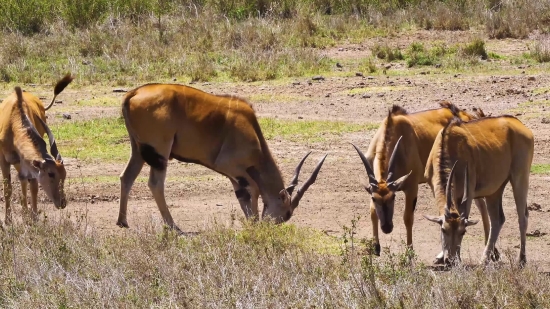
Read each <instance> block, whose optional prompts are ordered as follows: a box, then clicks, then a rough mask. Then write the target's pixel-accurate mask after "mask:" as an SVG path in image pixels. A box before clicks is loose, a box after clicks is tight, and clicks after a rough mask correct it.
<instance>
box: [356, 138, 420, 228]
mask: <svg viewBox="0 0 550 309" xmlns="http://www.w3.org/2000/svg"><path fill="white" fill-rule="evenodd" d="M402 138H403V136H401V137H399V139H398V140H397V143H396V144H395V147H394V148H393V152H392V154H391V157H390V162H389V164H388V170H387V173H386V175H387V177H386V180H380V181H378V180H376V177H375V175H374V172H373V169H372V167H371V166H370V164H369V162H368V160H367V158H366V157H365V155H364V154H363V153H362V152H361V150H359V148H357V146H355V145H353V144H352V146H353V147H354V148H355V150H357V153H358V154H359V157H361V161H363V165H364V166H365V169H366V170H367V176H368V179H364V178H361V183H362V185H363V187H365V190H367V192H368V193H369V194H370V195H371V198H372V202H373V203H374V207H375V210H376V215H377V216H378V219H379V220H380V226H381V228H382V232H384V233H385V234H389V233H391V232H392V230H393V211H394V203H395V193H396V192H397V191H401V190H402V187H403V184H404V183H405V180H407V178H408V177H409V176H410V175H411V173H412V171H410V172H409V173H408V174H406V175H404V176H402V177H400V178H398V179H395V165H396V154H397V149H398V147H399V144H400V143H401V139H402Z"/></svg>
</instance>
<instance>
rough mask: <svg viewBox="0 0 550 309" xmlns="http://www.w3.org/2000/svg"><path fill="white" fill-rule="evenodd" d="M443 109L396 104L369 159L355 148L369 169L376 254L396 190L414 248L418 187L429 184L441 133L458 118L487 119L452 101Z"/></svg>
mask: <svg viewBox="0 0 550 309" xmlns="http://www.w3.org/2000/svg"><path fill="white" fill-rule="evenodd" d="M440 106H441V108H438V109H432V110H424V111H420V112H416V113H407V111H405V109H403V108H402V107H400V106H397V105H394V106H393V108H392V109H391V110H389V113H388V116H387V117H386V118H385V119H384V120H383V121H382V124H381V125H380V128H379V129H378V131H377V132H376V133H375V134H374V137H373V138H372V140H371V142H370V145H369V148H368V150H367V155H366V156H365V155H363V153H362V152H361V151H360V150H359V148H357V147H356V146H355V145H353V147H355V150H357V153H358V154H359V156H360V157H361V160H362V161H363V164H364V166H365V169H366V170H367V176H368V180H367V179H364V178H362V179H361V182H362V184H363V186H364V187H365V189H366V190H367V192H368V193H369V194H370V195H371V198H372V200H371V203H370V217H371V221H372V234H373V238H374V242H375V254H376V255H380V241H379V238H378V220H380V225H381V228H382V232H384V233H386V234H389V233H391V232H392V230H393V212H394V200H395V194H396V192H397V191H403V193H405V213H404V216H403V219H404V221H405V227H406V228H407V245H408V246H409V247H410V248H412V227H413V222H414V210H415V207H416V198H417V194H418V185H419V184H420V183H424V182H426V179H425V178H424V169H425V166H426V161H427V160H428V155H429V153H430V150H431V149H432V144H433V142H434V140H435V137H436V136H437V133H438V132H439V130H441V129H442V128H443V127H444V126H445V125H446V124H447V123H448V122H449V120H451V119H452V118H453V117H455V116H456V117H460V118H461V119H464V120H465V121H468V120H471V119H475V118H479V117H483V116H484V115H483V111H482V110H481V109H480V110H477V109H474V111H476V115H472V114H469V113H466V112H464V111H460V110H459V109H458V108H457V107H456V106H455V105H453V104H451V103H449V102H441V103H440ZM398 145H401V146H398ZM388 159H389V160H388ZM482 202H483V201H481V203H482ZM488 224H489V223H488V222H487V225H488ZM487 229H488V227H487Z"/></svg>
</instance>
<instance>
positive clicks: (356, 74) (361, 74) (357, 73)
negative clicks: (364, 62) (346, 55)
mask: <svg viewBox="0 0 550 309" xmlns="http://www.w3.org/2000/svg"><path fill="white" fill-rule="evenodd" d="M355 76H359V77H363V73H361V72H356V73H355Z"/></svg>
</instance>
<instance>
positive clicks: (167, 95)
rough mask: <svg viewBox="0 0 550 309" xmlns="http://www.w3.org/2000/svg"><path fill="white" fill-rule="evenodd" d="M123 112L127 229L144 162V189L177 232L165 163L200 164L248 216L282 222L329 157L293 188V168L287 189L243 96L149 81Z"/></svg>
mask: <svg viewBox="0 0 550 309" xmlns="http://www.w3.org/2000/svg"><path fill="white" fill-rule="evenodd" d="M122 115H123V117H124V120H125V124H126V128H127V130H128V134H129V136H130V145H131V156H130V160H129V161H128V164H127V165H126V168H125V169H124V171H123V172H122V174H121V175H120V181H121V195H120V212H119V216H118V221H117V225H119V226H120V227H128V221H127V215H126V212H127V205H128V194H129V192H130V189H131V187H132V185H133V183H134V180H135V179H136V177H137V176H138V174H139V173H140V171H141V169H142V167H143V164H144V163H147V164H148V165H149V166H150V167H151V169H150V175H149V188H150V189H151V192H152V193H153V197H154V199H155V201H156V204H157V206H158V208H159V210H160V213H161V215H162V218H163V220H164V222H165V224H166V225H168V226H169V227H172V228H174V229H176V230H177V231H178V232H181V231H180V230H179V228H178V227H177V226H176V224H175V223H174V221H173V219H172V216H171V214H170V211H169V210H168V207H167V205H166V201H165V198H164V181H165V178H166V167H167V163H168V160H170V159H172V158H174V159H176V160H178V161H181V162H190V163H197V164H201V165H203V166H205V167H207V168H209V169H211V170H214V171H216V172H218V173H220V174H222V175H225V176H227V177H228V178H229V179H230V181H231V183H232V185H233V188H234V189H235V195H236V196H237V199H238V201H239V204H240V205H241V208H242V210H243V212H244V214H245V216H246V217H247V218H259V211H258V197H259V196H260V195H261V196H262V200H263V202H264V209H263V213H262V217H263V218H271V219H273V220H274V221H275V222H276V223H280V222H283V221H287V220H289V219H290V217H291V216H292V214H293V212H294V210H295V209H296V207H297V206H298V203H299V202H300V199H301V198H302V196H303V194H304V193H305V192H306V190H307V189H308V188H309V186H310V185H311V184H313V182H315V179H316V177H317V174H318V173H319V171H320V169H321V166H322V164H323V162H324V160H325V158H326V155H325V157H323V159H322V160H321V161H320V162H319V164H318V165H317V167H316V168H315V170H314V171H313V173H312V175H311V177H310V178H309V179H308V180H307V181H306V182H305V183H304V184H303V185H302V186H301V187H300V188H298V189H297V191H296V194H295V195H294V196H292V193H293V192H294V189H295V186H296V185H297V184H298V175H299V173H300V169H301V167H302V164H303V163H304V161H305V159H306V158H307V156H308V155H309V153H308V154H306V155H305V157H304V158H303V159H302V160H301V161H300V163H299V164H298V166H297V168H296V170H295V174H294V177H293V179H292V181H291V182H290V185H289V186H288V187H286V188H285V187H284V183H283V178H282V176H281V173H280V171H279V168H278V167H277V164H276V163H275V161H274V160H273V157H272V156H271V152H270V151H269V148H268V146H267V143H266V141H265V139H264V137H263V134H262V131H261V129H260V126H259V124H258V120H257V119H256V115H255V113H254V110H253V109H252V107H251V106H250V104H248V103H247V102H246V101H244V100H243V99H240V98H237V97H234V96H218V95H212V94H208V93H206V92H203V91H200V90H198V89H194V88H192V87H187V86H184V85H176V84H147V85H143V86H141V87H138V88H136V89H133V90H131V91H129V92H128V93H127V94H126V96H125V98H124V100H123V104H122Z"/></svg>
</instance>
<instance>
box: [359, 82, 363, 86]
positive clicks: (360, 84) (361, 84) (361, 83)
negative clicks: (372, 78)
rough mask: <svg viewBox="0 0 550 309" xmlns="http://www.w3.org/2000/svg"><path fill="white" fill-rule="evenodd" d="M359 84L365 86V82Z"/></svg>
mask: <svg viewBox="0 0 550 309" xmlns="http://www.w3.org/2000/svg"><path fill="white" fill-rule="evenodd" d="M357 85H359V86H365V83H364V82H360V83H359V84H357Z"/></svg>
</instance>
